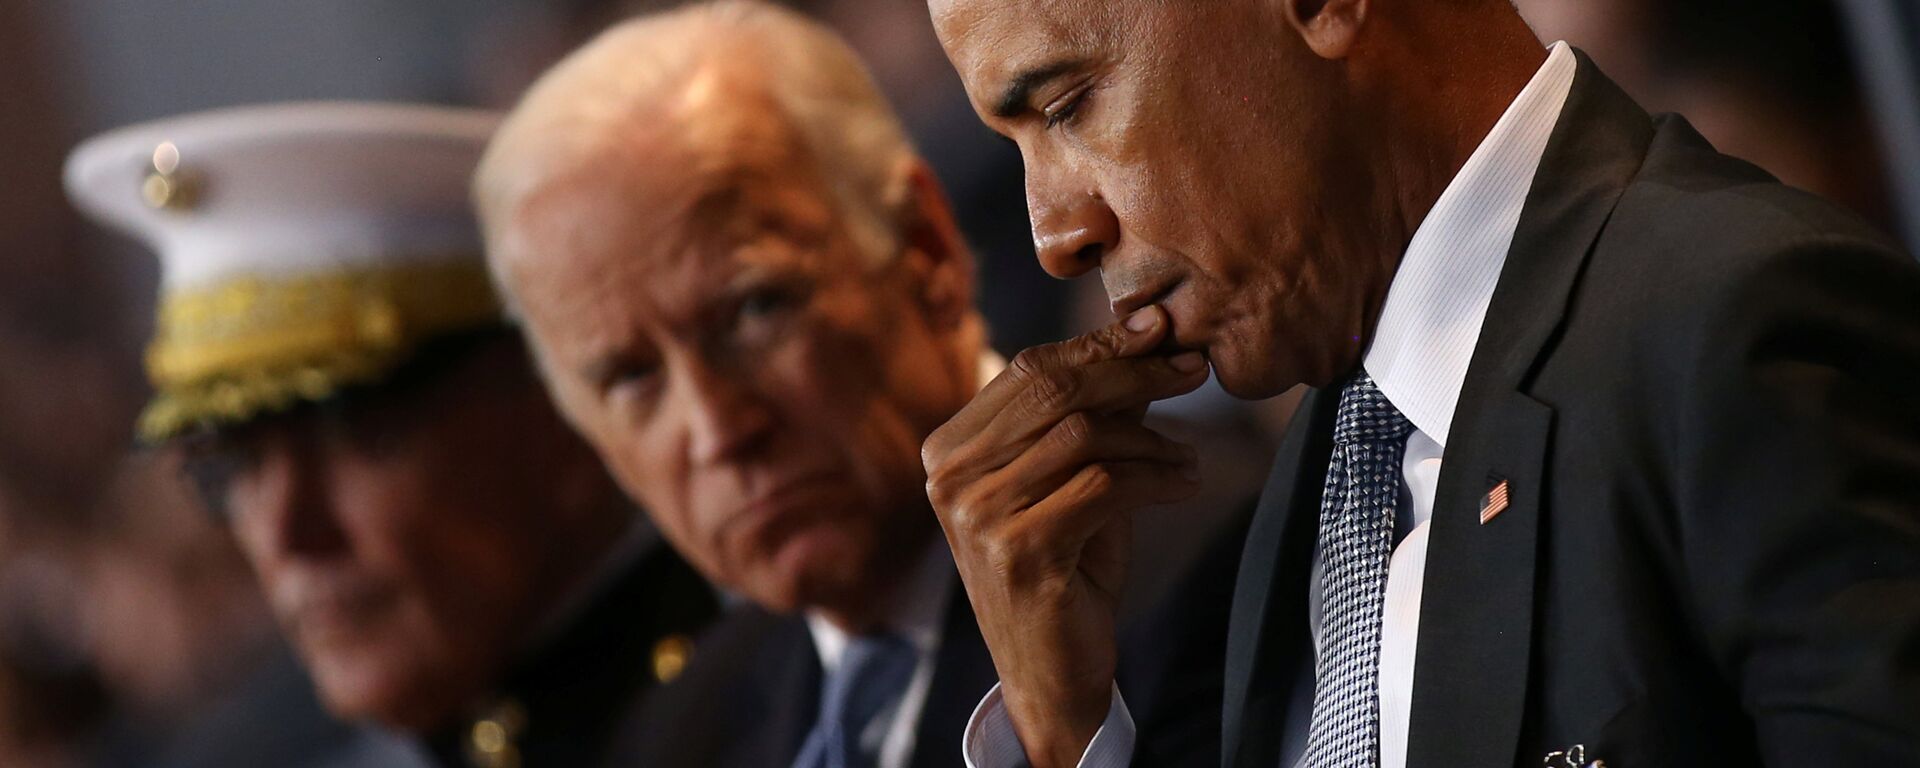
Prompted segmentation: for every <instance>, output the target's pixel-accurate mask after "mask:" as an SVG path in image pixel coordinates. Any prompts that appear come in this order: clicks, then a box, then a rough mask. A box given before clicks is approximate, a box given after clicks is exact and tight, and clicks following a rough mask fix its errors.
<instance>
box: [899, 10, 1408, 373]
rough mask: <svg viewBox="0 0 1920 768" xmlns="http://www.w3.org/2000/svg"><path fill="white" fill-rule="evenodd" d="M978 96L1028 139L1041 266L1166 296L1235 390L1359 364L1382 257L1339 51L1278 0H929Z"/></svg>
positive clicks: (1113, 294) (1135, 301) (1159, 299)
mask: <svg viewBox="0 0 1920 768" xmlns="http://www.w3.org/2000/svg"><path fill="white" fill-rule="evenodd" d="M930 5H931V9H932V13H933V21H934V25H935V27H936V29H937V30H938V32H939V34H940V38H941V41H942V43H943V44H944V45H945V46H946V49H947V52H948V55H949V57H950V58H951V59H952V61H953V63H954V65H955V67H956V68H957V69H958V70H959V73H960V76H961V79H962V80H963V81H964V82H965V84H966V87H967V91H968V93H969V95H970V97H971V98H972V100H973V102H974V106H975V108H976V110H977V111H978V112H979V114H980V116H981V118H982V119H983V120H984V121H986V123H987V124H988V126H989V127H991V128H993V129H994V130H995V131H997V132H999V133H1001V134H1003V135H1005V136H1007V137H1008V138H1010V139H1012V140H1013V141H1014V142H1015V143H1016V144H1018V145H1019V147H1020V151H1021V154H1022V155H1023V157H1024V159H1025V162H1026V167H1027V204H1028V208H1029V212H1030V214H1031V216H1032V219H1033V234H1034V241H1035V246H1036V248H1037V250H1038V253H1039V257H1040V261H1041V264H1042V266H1044V267H1045V268H1046V269H1047V271H1048V272H1050V273H1052V274H1053V275H1055V276H1058V277H1063V278H1064V277H1072V276H1076V275H1081V274H1085V273H1087V272H1090V271H1093V270H1098V271H1099V273H1100V276H1101V280H1102V281H1103V282H1104V284H1105V286H1106V289H1107V294H1108V298H1109V299H1110V300H1111V301H1112V304H1113V309H1114V311H1115V313H1116V314H1117V315H1120V316H1125V315H1127V314H1128V313H1130V312H1132V311H1134V310H1136V309H1138V308H1140V307H1143V306H1146V305H1148V304H1159V305H1161V306H1162V307H1164V308H1165V309H1166V310H1167V313H1168V315H1169V317H1171V318H1172V328H1173V336H1172V339H1173V341H1172V343H1173V344H1174V345H1176V346H1178V347H1181V348H1185V349H1194V350H1200V351H1203V352H1204V353H1205V354H1206V355H1207V357H1208V358H1209V360H1210V361H1211V362H1212V364H1213V366H1214V370H1215V372H1216V374H1217V375H1218V376H1219V380H1220V382H1221V384H1222V385H1223V386H1224V387H1225V388H1226V389H1227V390H1228V391H1229V392H1232V393H1233V394H1235V395H1239V396H1241V397H1265V396H1270V395H1273V394H1277V393H1279V392H1280V391H1282V390H1284V389H1286V388H1287V387H1289V386H1292V385H1293V384H1295V383H1300V382H1303V381H1304V382H1307V383H1313V384H1324V383H1327V382H1329V381H1331V380H1333V379H1334V378H1336V377H1337V376H1339V375H1341V374H1343V373H1344V372H1346V371H1347V370H1349V369H1351V368H1352V367H1353V366H1354V365H1356V364H1358V361H1359V358H1360V354H1361V351H1362V350H1363V349H1364V348H1365V343H1366V341H1367V337H1368V335H1369V334H1370V333H1371V330H1372V318H1374V317H1376V316H1377V315H1378V311H1379V307H1380V305H1381V303H1382V302H1383V301H1384V300H1385V294H1386V286H1387V284H1388V282H1389V281H1390V278H1391V275H1392V268H1393V259H1392V258H1390V257H1386V256H1384V255H1383V254H1386V253H1393V254H1396V255H1397V252H1396V251H1393V250H1391V249H1381V248H1378V247H1375V246H1376V245H1377V243H1375V242H1372V241H1370V240H1369V239H1368V237H1367V236H1365V235H1364V234H1356V233H1363V232H1364V231H1366V230H1368V229H1370V226H1371V225H1372V224H1375V222H1369V221H1364V219H1365V218H1366V217H1367V216H1368V214H1356V213H1354V212H1358V211H1369V210H1376V209H1379V208H1380V207H1381V206H1380V205H1378V200H1377V198H1379V197H1380V195H1379V193H1378V190H1376V189H1374V188H1373V187H1372V185H1371V182H1370V181H1369V180H1368V179H1369V174H1367V173H1364V172H1363V171H1364V170H1365V165H1366V162H1365V159H1364V154H1363V153H1362V152H1360V151H1359V147H1358V146H1357V139H1356V138H1355V137H1356V136H1357V135H1358V132H1356V131H1351V130H1349V129H1348V128H1349V126H1348V125H1347V123H1348V122H1350V121H1351V118H1349V117H1345V116H1348V115H1353V114H1356V110H1354V109H1353V108H1352V105H1351V103H1350V102H1351V99H1350V98H1349V97H1348V96H1347V93H1348V91H1347V90H1346V88H1345V86H1344V85H1343V80H1344V77H1345V74H1344V72H1343V70H1342V66H1343V65H1342V64H1341V63H1340V62H1336V61H1332V60H1329V59H1328V58H1326V57H1325V56H1323V55H1321V54H1318V53H1316V52H1315V51H1314V50H1312V49H1310V48H1309V47H1308V46H1307V45H1306V44H1304V43H1303V42H1302V40H1301V39H1300V36H1298V35H1292V34H1287V33H1288V32H1290V29H1291V28H1292V27H1294V26H1297V25H1298V24H1299V23H1300V22H1299V20H1298V19H1297V18H1295V19H1293V20H1291V21H1290V20H1289V18H1288V17H1287V16H1285V14H1286V13H1287V12H1288V11H1287V10H1286V9H1285V6H1286V5H1287V3H1284V2H1254V1H1253V0H1214V1H1212V2H1204V3H1193V2H1152V1H1149V0H931V3H930Z"/></svg>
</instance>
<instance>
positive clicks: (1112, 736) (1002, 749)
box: [960, 684, 1136, 768]
mask: <svg viewBox="0 0 1920 768" xmlns="http://www.w3.org/2000/svg"><path fill="white" fill-rule="evenodd" d="M1135 735H1136V734H1135V732H1134V726H1133V713H1131V712H1128V711H1127V701H1126V699H1123V698H1121V697H1120V686H1118V685H1115V686H1114V687H1113V701H1112V703H1111V704H1108V705H1107V719H1106V721H1105V722H1102V723H1101V724H1100V730H1098V731H1094V732H1093V741H1092V742H1091V743H1089V744H1087V751H1085V752H1082V753H1081V754H1080V766H1079V768H1127V765H1128V764H1130V763H1132V762H1133V740H1134V736H1135ZM960 750H961V751H962V752H964V753H966V754H965V756H966V760H967V768H1027V750H1026V747H1023V746H1021V745H1020V736H1019V735H1018V734H1016V733H1014V732H1013V719H1012V718H1009V717H1007V707H1006V704H1005V703H1004V702H1003V701H1002V700H1001V698H1000V686H999V685H998V684H995V685H994V686H993V690H991V691H987V697H986V698H984V699H981V700H980V705H979V706H976V707H974V708H973V717H972V718H969V719H968V720H967V734H966V736H965V737H964V738H962V739H961V741H960Z"/></svg>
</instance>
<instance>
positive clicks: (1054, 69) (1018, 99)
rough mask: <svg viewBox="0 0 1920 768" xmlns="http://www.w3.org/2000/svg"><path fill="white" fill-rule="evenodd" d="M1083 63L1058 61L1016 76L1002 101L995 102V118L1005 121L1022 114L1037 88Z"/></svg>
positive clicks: (1001, 96) (1003, 94) (1003, 92)
mask: <svg viewBox="0 0 1920 768" xmlns="http://www.w3.org/2000/svg"><path fill="white" fill-rule="evenodd" d="M1083 63H1084V62H1081V61H1079V60H1073V61H1056V62H1053V63H1051V64H1045V65H1042V66H1039V67H1034V68H1032V69H1029V70H1026V71H1024V72H1021V73H1020V74H1018V75H1015V76H1014V78H1013V81H1012V82H1009V83H1007V88H1006V90H1004V91H1001V92H1000V99H999V100H998V101H995V102H994V104H993V116H994V117H998V118H1002V119H1005V118H1010V117H1013V116H1015V115H1018V114H1020V113H1021V112H1022V111H1024V110H1026V108H1027V101H1028V100H1029V99H1031V98H1033V91H1034V89H1035V88H1039V87H1040V86H1042V85H1046V84H1047V82H1048V81H1050V80H1053V79H1054V78H1056V77H1059V76H1061V75H1064V74H1066V73H1068V72H1071V71H1073V70H1075V69H1078V68H1079V67H1080V65H1081V64H1083Z"/></svg>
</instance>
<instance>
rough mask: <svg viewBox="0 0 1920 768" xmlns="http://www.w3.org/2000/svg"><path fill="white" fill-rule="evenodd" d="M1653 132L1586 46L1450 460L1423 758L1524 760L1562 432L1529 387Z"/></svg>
mask: <svg viewBox="0 0 1920 768" xmlns="http://www.w3.org/2000/svg"><path fill="white" fill-rule="evenodd" d="M1651 137H1652V126H1651V123H1650V121H1649V120H1648V118H1647V115H1646V113H1644V112H1642V111H1641V110H1640V108H1639V107H1638V106H1636V105H1635V104H1634V103H1633V102H1632V100H1630V99H1628V98H1627V96H1626V95H1625V94H1624V93H1621V92H1620V90H1619V89H1618V88H1617V87H1615V86H1614V85H1613V84H1612V83H1611V82H1609V81H1607V79H1606V78H1605V77H1604V76H1602V75H1601V74H1600V72H1599V71H1598V70H1597V69H1596V68H1595V67H1594V65H1593V62H1592V61H1591V60H1589V59H1588V58H1587V57H1586V55H1585V54H1579V69H1578V71H1577V73H1576V75H1575V79H1574V85H1573V90H1572V92H1571V93H1570V94H1569V95H1568V99H1567V104H1566V106H1565V108H1564V109H1563V110H1562V111H1561V115H1560V120H1559V122H1558V123H1557V124H1556V126H1555V128H1554V133H1553V137H1552V139H1551V140H1550V141H1549V142H1548V144H1547V149H1546V154H1545V155H1544V157H1543V158H1542V160H1541V164H1540V169H1539V172H1538V173H1537V174H1536V175H1535V178H1534V183H1533V187H1532V189H1531V191H1530V192H1529V194H1528V197H1527V203H1526V208H1525V210H1524V212H1523V213H1522V215H1521V218H1520V224H1519V227H1518V229H1517V230H1516V232H1515V235H1514V240H1513V245H1512V248H1511V250H1510V252H1509V255H1508V257H1507V262H1506V265H1505V267H1504V268H1503V270H1502V272H1501V275H1500V281H1499V284H1498V286H1497V287H1496V288H1495V289H1494V294H1493V300H1492V303H1491V304H1490V305H1489V307H1488V309H1487V317H1486V321H1485V323H1484V325H1483V327H1482V330H1481V333H1480V339H1479V342H1478V344H1477V346H1476V347H1475V348H1474V354H1473V362H1472V364H1471V365H1470V367H1469V368H1468V372H1467V378H1466V381H1465V382H1464V385H1463V387H1462V389H1461V393H1460V401H1459V404H1458V406H1457V407H1456V409H1455V413H1454V420H1453V427H1452V429H1451V431H1450V435H1451V438H1452V439H1451V441H1450V444H1449V445H1448V446H1447V449H1446V457H1445V460H1444V462H1443V464H1442V469H1441V477H1440V485H1439V489H1438V492H1437V495H1436V497H1435V504H1434V513H1433V524H1432V525H1433V527H1432V529H1431V531H1430V535H1431V538H1430V540H1429V544H1428V554H1427V569H1426V578H1425V584H1424V588H1423V592H1424V594H1423V597H1422V601H1421V611H1420V635H1419V648H1418V657H1417V663H1416V667H1415V679H1414V691H1413V716H1412V725H1411V729H1412V730H1411V733H1410V734H1409V735H1408V755H1407V765H1408V766H1410V767H1411V768H1442V767H1445V766H1461V765H1476V766H1492V765H1512V764H1515V762H1516V760H1517V759H1518V754H1517V751H1516V750H1517V748H1518V745H1519V738H1520V733H1521V727H1522V721H1523V719H1524V717H1525V705H1526V698H1527V675H1528V671H1529V664H1530V661H1531V658H1532V656H1531V654H1532V630H1533V610H1534V605H1535V602H1536V597H1535V594H1534V577H1535V573H1536V565H1537V564H1536V559H1537V554H1538V533H1539V529H1540V526H1541V525H1542V523H1543V517H1544V515H1545V514H1546V511H1545V510H1543V509H1542V508H1541V503H1542V499H1544V498H1545V495H1544V493H1543V491H1544V485H1545V483H1546V482H1548V481H1549V478H1548V477H1547V473H1546V456H1547V451H1548V450H1549V448H1550V446H1551V441H1552V439H1553V434H1552V429H1553V410H1552V408H1550V407H1549V406H1547V405H1545V404H1542V403H1540V402H1538V401H1536V400H1534V399H1533V398H1531V397H1529V396H1527V395H1526V394H1525V388H1526V386H1527V384H1528V380H1529V378H1530V377H1531V375H1532V372H1533V370H1534V368H1535V365H1536V361H1537V360H1538V359H1539V357H1540V355H1541V353H1542V352H1543V351H1544V350H1545V349H1546V348H1547V346H1548V344H1549V341H1550V340H1551V339H1552V338H1553V336H1554V335H1555V334H1556V333H1557V331H1558V330H1559V328H1560V325H1561V323H1562V320H1563V316H1564V314H1565V308H1566V303H1567V298H1568V296H1569V295H1570V293H1571V291H1572V287H1573V285H1574V283H1575V282H1576V280H1577V278H1578V276H1579V273H1580V271H1581V269H1582V267H1583V266H1584V265H1585V263H1586V258H1587V254H1588V253H1589V252H1590V251H1591V249H1592V245H1593V243H1594V241H1595V239H1596V238H1597V237H1598V236H1599V233H1600V231H1601V229H1602V228H1603V227H1604V225H1605V223H1606V221H1607V218H1608V216H1609V215H1611V213H1612V211H1613V207H1614V204H1615V203H1616V202H1617V201H1618V199H1619V196H1620V194H1621V193H1622V191H1623V190H1624V189H1625V187H1626V185H1627V183H1628V182H1629V181H1630V180H1631V179H1632V177H1633V175H1634V173H1635V172H1637V171H1638V169H1639V165H1640V162H1641V161H1642V160H1643V159H1644V157H1645V155H1646V147H1647V144H1648V142H1649V141H1650V140H1651ZM1502 482H1504V483H1505V484H1506V488H1505V492H1506V493H1505V497H1506V506H1505V508H1504V509H1499V510H1498V514H1497V516H1494V517H1492V518H1491V519H1490V520H1488V521H1487V522H1486V523H1485V524H1482V522H1481V513H1482V511H1483V509H1488V508H1489V507H1488V504H1487V501H1488V500H1487V496H1488V493H1489V491H1490V490H1493V489H1495V488H1496V487H1497V486H1498V485H1499V484H1500V483H1502ZM1497 498H1498V496H1497V495H1496V503H1495V504H1494V505H1493V507H1494V508H1496V509H1497V508H1498V504H1497Z"/></svg>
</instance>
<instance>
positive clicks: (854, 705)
mask: <svg viewBox="0 0 1920 768" xmlns="http://www.w3.org/2000/svg"><path fill="white" fill-rule="evenodd" d="M918 661H919V658H918V654H916V653H915V652H914V650H913V646H912V645H911V644H909V643H908V642H907V641H906V640H905V639H902V638H900V637H898V636H895V635H875V636H870V637H854V638H851V639H850V641H849V642H848V643H847V648H846V650H845V651H843V652H841V654H840V665H839V668H838V669H835V670H834V673H833V674H832V675H830V676H828V678H827V681H826V685H825V686H824V687H823V689H822V690H821V693H820V717H819V719H818V720H815V721H814V724H813V730H812V731H809V732H808V733H807V740H806V742H805V743H804V744H802V745H801V747H800V754H799V756H798V757H796V758H794V761H793V765H794V768H873V765H874V763H875V761H876V760H877V759H878V758H879V747H880V745H879V744H878V743H870V744H862V743H861V740H860V737H861V734H863V733H865V732H866V731H867V729H868V727H869V726H871V725H872V724H873V722H874V719H875V718H877V717H879V716H880V714H881V713H883V712H889V711H892V710H893V708H894V706H895V705H896V704H898V702H899V701H900V697H901V695H902V694H904V693H906V690H907V684H908V682H910V681H911V680H912V679H913V669H914V667H915V666H916V664H917V662H918Z"/></svg>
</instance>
